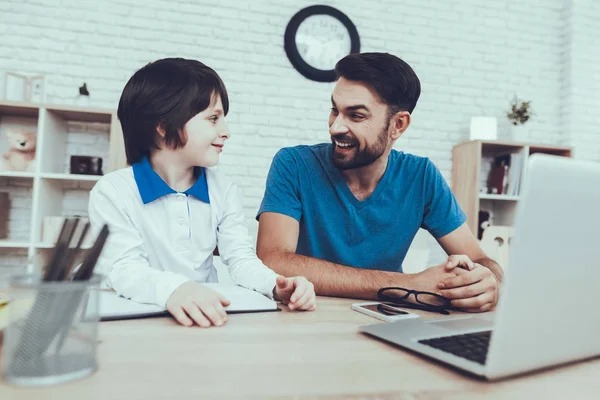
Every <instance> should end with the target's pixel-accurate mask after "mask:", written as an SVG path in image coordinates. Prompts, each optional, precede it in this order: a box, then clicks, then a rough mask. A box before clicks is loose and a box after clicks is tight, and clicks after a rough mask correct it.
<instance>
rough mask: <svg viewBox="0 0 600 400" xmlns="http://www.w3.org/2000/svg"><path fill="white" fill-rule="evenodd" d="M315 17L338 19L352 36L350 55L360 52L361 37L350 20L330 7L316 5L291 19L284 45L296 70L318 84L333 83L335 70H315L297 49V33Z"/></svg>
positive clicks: (301, 11) (286, 30) (299, 12)
mask: <svg viewBox="0 0 600 400" xmlns="http://www.w3.org/2000/svg"><path fill="white" fill-rule="evenodd" d="M314 15H329V16H331V17H334V18H336V19H337V20H339V21H340V22H341V23H342V24H343V25H344V27H345V28H346V29H347V30H348V33H349V34H350V54H353V53H358V52H360V37H359V36H358V31H357V30H356V26H354V24H353V23H352V21H351V20H350V18H348V17H347V16H346V14H344V13H343V12H341V11H340V10H338V9H336V8H333V7H330V6H324V5H315V6H310V7H306V8H303V9H302V10H300V11H298V12H297V13H296V14H295V15H294V16H293V17H292V19H290V22H289V23H288V25H287V28H286V29H285V35H284V40H283V45H284V48H285V52H286V54H287V56H288V58H289V60H290V62H291V63H292V65H293V66H294V68H296V70H297V71H298V72H300V73H301V74H302V75H303V76H304V77H305V78H308V79H310V80H313V81H317V82H333V81H335V78H336V76H335V70H334V69H330V70H321V69H318V68H314V67H313V66H311V65H310V64H308V63H307V62H306V61H304V59H303V58H302V56H301V55H300V52H299V51H298V48H297V47H296V33H297V32H298V27H299V26H300V24H301V23H302V22H303V21H304V20H305V19H307V18H308V17H312V16H314Z"/></svg>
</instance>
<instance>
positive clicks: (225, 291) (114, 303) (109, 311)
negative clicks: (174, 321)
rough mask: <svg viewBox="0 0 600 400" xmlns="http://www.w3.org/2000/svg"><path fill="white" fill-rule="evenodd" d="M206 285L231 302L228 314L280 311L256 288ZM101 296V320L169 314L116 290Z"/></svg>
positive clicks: (218, 284) (274, 303)
mask: <svg viewBox="0 0 600 400" xmlns="http://www.w3.org/2000/svg"><path fill="white" fill-rule="evenodd" d="M205 285H206V286H208V287H210V288H211V289H213V290H214V291H216V292H219V293H221V294H222V295H223V296H225V298H227V300H229V301H230V302H231V304H230V305H229V306H227V307H226V308H225V310H226V311H227V313H228V314H234V313H247V312H263V311H280V309H279V308H278V307H277V303H276V302H275V301H273V300H271V299H269V298H268V297H266V296H263V295H262V294H260V293H258V292H256V291H254V290H250V289H246V288H243V287H241V286H237V285H231V284H220V283H205ZM99 298H100V320H101V321H114V320H119V319H132V318H146V317H158V316H163V315H168V312H167V311H166V310H164V309H163V308H161V307H158V306H156V305H154V304H142V303H136V302H135V301H132V300H129V299H126V298H124V297H121V296H119V295H118V294H117V293H116V292H106V291H103V292H101V293H100V296H99Z"/></svg>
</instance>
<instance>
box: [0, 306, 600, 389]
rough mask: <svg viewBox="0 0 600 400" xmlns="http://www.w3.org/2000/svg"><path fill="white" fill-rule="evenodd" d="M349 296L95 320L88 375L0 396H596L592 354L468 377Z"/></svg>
mask: <svg viewBox="0 0 600 400" xmlns="http://www.w3.org/2000/svg"><path fill="white" fill-rule="evenodd" d="M352 302H353V300H347V299H334V298H319V303H318V310H317V311H315V312H312V313H296V312H294V313H291V312H279V313H262V314H243V315H242V314H238V315H232V316H230V318H229V322H228V323H227V325H225V326H224V327H222V328H210V329H200V328H184V327H181V326H178V325H176V324H175V322H174V321H173V320H171V319H170V318H159V319H146V320H137V321H118V322H103V323H101V328H100V338H101V341H102V342H101V344H100V345H99V350H98V358H99V370H98V371H97V372H96V373H95V374H94V375H93V376H91V377H88V378H85V379H81V380H79V381H76V382H72V383H68V384H64V385H60V386H54V387H47V388H40V389H21V388H13V387H10V386H7V385H5V384H2V383H0V399H2V400H9V399H10V400H20V399H36V400H37V399H42V398H43V399H44V400H51V399H57V400H67V399H69V400H70V399H84V400H95V399H99V400H116V399H127V400H137V399H215V398H244V399H247V398H253V399H271V398H272V399H275V398H289V397H293V398H294V399H317V398H318V399H427V400H430V399H461V400H463V399H479V398H486V399H487V398H491V399H538V398H544V399H550V398H557V399H565V398H570V399H573V400H574V399H577V400H580V399H598V398H600V360H598V359H596V360H593V361H588V362H584V363H579V364H573V365H570V366H567V367H562V368H557V369H555V370H550V371H545V372H541V373H537V374H533V375H528V376H525V377H521V378H518V379H511V380H505V381H501V382H496V383H487V382H484V381H477V380H474V379H472V378H469V377H467V376H465V375H462V374H461V373H459V372H456V371H454V370H451V369H447V368H445V367H442V366H441V365H438V364H435V363H433V362H430V361H427V360H425V359H422V358H421V357H419V356H417V355H413V354H410V353H408V352H406V351H404V350H401V349H398V348H396V347H393V346H391V345H387V344H385V343H383V342H380V341H377V340H373V339H371V338H368V337H366V336H363V335H362V334H360V333H358V332H357V327H358V326H360V325H366V324H370V323H377V322H378V320H376V319H373V318H370V317H368V316H365V315H363V314H359V313H357V312H355V311H352V310H351V309H350V304H351V303H352ZM423 317H425V318H431V317H432V315H426V314H423ZM435 317H437V315H436V316H435Z"/></svg>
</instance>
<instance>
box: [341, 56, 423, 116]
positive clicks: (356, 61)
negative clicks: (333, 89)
mask: <svg viewBox="0 0 600 400" xmlns="http://www.w3.org/2000/svg"><path fill="white" fill-rule="evenodd" d="M335 72H336V75H337V78H338V79H339V78H341V77H343V78H345V79H348V80H350V81H357V82H362V83H365V84H367V85H369V86H370V87H371V88H373V90H375V92H376V93H377V94H378V95H379V97H380V98H381V100H382V101H383V102H384V103H386V104H387V105H388V107H389V109H388V116H389V117H390V118H391V117H392V115H394V114H396V113H397V112H399V111H408V112H409V113H412V112H413V110H414V109H415V106H416V105H417V100H419V96H420V95H421V82H420V81H419V78H418V77H417V74H415V71H413V69H412V68H411V67H410V65H408V64H407V63H406V62H404V61H402V60H401V59H399V58H398V57H396V56H394V55H391V54H388V53H361V54H349V55H347V56H346V57H344V58H342V59H341V60H340V61H338V62H337V64H336V65H335Z"/></svg>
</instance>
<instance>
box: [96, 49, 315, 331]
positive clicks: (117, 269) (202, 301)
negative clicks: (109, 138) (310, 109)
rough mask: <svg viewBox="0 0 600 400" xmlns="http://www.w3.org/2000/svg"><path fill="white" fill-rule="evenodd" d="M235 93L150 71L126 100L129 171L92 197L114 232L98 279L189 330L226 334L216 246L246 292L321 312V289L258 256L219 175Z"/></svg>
mask: <svg viewBox="0 0 600 400" xmlns="http://www.w3.org/2000/svg"><path fill="white" fill-rule="evenodd" d="M228 108H229V100H228V97H227V91H226V89H225V86H224V84H223V82H222V81H221V78H220V77H219V75H217V73H216V72H215V71H214V70H212V69H211V68H209V67H207V66H206V65H204V64H202V63H200V62H198V61H194V60H186V59H181V58H169V59H163V60H158V61H156V62H153V63H150V64H148V65H146V66H145V67H143V68H141V69H140V70H139V71H137V72H136V73H135V74H134V75H133V76H132V77H131V79H130V80H129V82H127V84H126V85H125V88H124V90H123V93H122V95H121V99H120V101H119V109H118V117H119V120H120V122H121V126H122V128H123V138H124V142H125V151H126V155H127V163H128V164H129V165H131V167H129V168H124V169H121V170H118V171H115V172H112V173H110V174H107V175H106V176H104V177H103V178H102V179H100V180H99V181H98V183H97V184H96V186H95V187H94V189H93V190H92V191H91V194H90V202H89V217H90V222H91V224H92V228H93V229H94V230H98V229H99V228H100V227H101V226H102V225H103V224H104V223H106V224H108V225H109V228H110V232H111V234H110V237H109V239H108V241H107V243H106V247H105V249H104V251H103V254H102V257H101V258H100V260H99V264H98V271H99V272H101V273H104V274H105V275H106V283H107V284H108V286H110V287H112V288H113V289H115V290H116V291H117V292H118V293H120V294H121V295H123V296H125V297H129V298H131V299H132V300H135V301H138V302H143V303H154V304H157V305H159V306H162V307H165V308H166V309H167V310H168V311H169V312H170V313H171V314H172V315H173V316H174V317H175V319H176V320H177V321H178V322H179V323H181V324H182V325H185V326H191V325H193V324H197V325H199V326H201V327H209V326H211V325H215V326H220V325H222V324H223V323H225V322H226V320H227V314H226V312H225V309H224V306H227V305H229V301H228V300H227V299H225V298H224V297H222V296H221V295H220V294H218V293H216V292H215V291H213V290H211V289H209V288H208V287H207V286H205V285H202V284H201V283H200V282H216V281H217V272H216V269H215V267H214V266H213V251H214V249H215V247H217V245H218V248H219V252H220V254H221V256H222V257H223V260H224V261H225V263H226V264H227V265H228V267H229V271H230V274H231V277H232V279H233V280H234V281H235V282H236V283H237V284H239V285H241V286H244V287H247V288H249V289H254V290H256V291H258V292H260V293H262V294H264V295H266V296H269V297H271V298H275V299H276V300H281V301H282V302H283V303H285V304H288V305H289V308H290V309H291V310H314V309H315V307H316V304H315V293H314V288H313V285H312V284H311V283H310V282H308V281H307V280H306V279H305V278H303V277H293V278H284V277H283V276H278V275H277V274H276V273H275V272H273V271H272V270H270V269H269V268H267V267H266V266H265V265H264V264H263V263H262V262H261V261H260V260H259V259H258V257H257V256H256V253H255V252H254V249H253V246H252V242H251V240H250V238H249V236H248V231H247V229H246V227H245V222H244V213H243V209H242V205H241V201H240V199H239V198H238V193H237V188H236V186H235V185H233V184H232V183H231V182H230V181H228V180H227V179H226V178H225V177H223V176H222V175H220V174H218V173H217V172H216V171H214V170H210V169H207V168H206V167H212V166H214V165H216V164H217V163H218V161H219V154H220V153H221V152H222V151H223V145H224V143H225V141H226V140H227V139H228V138H229V137H230V133H229V131H228V128H227V124H226V122H225V115H227V111H228Z"/></svg>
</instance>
